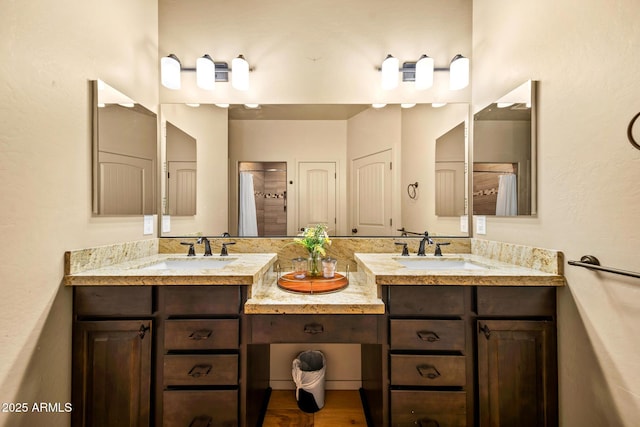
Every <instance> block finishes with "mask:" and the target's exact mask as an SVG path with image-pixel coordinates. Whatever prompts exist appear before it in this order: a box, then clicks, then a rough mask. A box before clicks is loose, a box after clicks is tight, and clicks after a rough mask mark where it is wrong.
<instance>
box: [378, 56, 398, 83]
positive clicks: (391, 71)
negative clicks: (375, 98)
mask: <svg viewBox="0 0 640 427" xmlns="http://www.w3.org/2000/svg"><path fill="white" fill-rule="evenodd" d="M399 69H400V61H399V60H398V58H394V57H393V56H392V55H387V57H386V58H385V59H384V61H382V68H381V71H382V89H383V90H391V89H395V88H396V87H397V86H398V70H399Z"/></svg>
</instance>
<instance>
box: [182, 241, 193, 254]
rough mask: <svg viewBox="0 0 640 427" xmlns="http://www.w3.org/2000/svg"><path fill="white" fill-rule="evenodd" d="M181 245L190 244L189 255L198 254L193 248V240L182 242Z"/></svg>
mask: <svg viewBox="0 0 640 427" xmlns="http://www.w3.org/2000/svg"><path fill="white" fill-rule="evenodd" d="M180 244H181V245H185V246H189V253H188V254H187V256H196V250H195V249H194V248H193V245H194V244H193V243H191V242H180Z"/></svg>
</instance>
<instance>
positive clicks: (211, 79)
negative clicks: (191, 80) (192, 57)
mask: <svg viewBox="0 0 640 427" xmlns="http://www.w3.org/2000/svg"><path fill="white" fill-rule="evenodd" d="M196 84H197V85H198V87H199V88H200V89H204V90H213V89H214V88H215V87H216V64H214V62H213V59H211V57H210V56H209V55H208V54H205V55H203V56H201V57H200V58H198V59H196Z"/></svg>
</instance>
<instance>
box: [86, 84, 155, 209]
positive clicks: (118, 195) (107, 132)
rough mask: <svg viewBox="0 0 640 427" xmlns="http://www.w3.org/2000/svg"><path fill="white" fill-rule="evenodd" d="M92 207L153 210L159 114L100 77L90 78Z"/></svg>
mask: <svg viewBox="0 0 640 427" xmlns="http://www.w3.org/2000/svg"><path fill="white" fill-rule="evenodd" d="M91 88H92V93H93V96H92V99H93V102H92V109H93V147H92V148H93V149H92V155H93V165H92V167H93V213H94V214H95V215H105V216H106V215H110V216H124V215H151V214H155V213H156V212H157V206H156V205H157V203H156V200H157V199H156V197H157V187H156V181H157V180H156V170H157V146H158V138H157V127H158V123H157V116H156V114H155V113H153V112H151V111H150V110H148V109H147V108H145V107H143V106H142V105H140V104H139V103H136V102H135V101H134V100H132V99H131V98H129V97H128V96H126V95H124V94H123V93H121V92H119V91H118V90H116V89H115V88H113V87H111V86H110V85H108V84H106V83H105V82H103V81H101V80H96V81H92V82H91Z"/></svg>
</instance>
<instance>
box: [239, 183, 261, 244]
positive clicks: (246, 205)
mask: <svg viewBox="0 0 640 427" xmlns="http://www.w3.org/2000/svg"><path fill="white" fill-rule="evenodd" d="M253 193H254V191H253V175H251V174H250V173H249V172H240V206H239V212H238V235H239V236H257V235H258V220H257V218H256V200H255V198H254V194H253Z"/></svg>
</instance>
